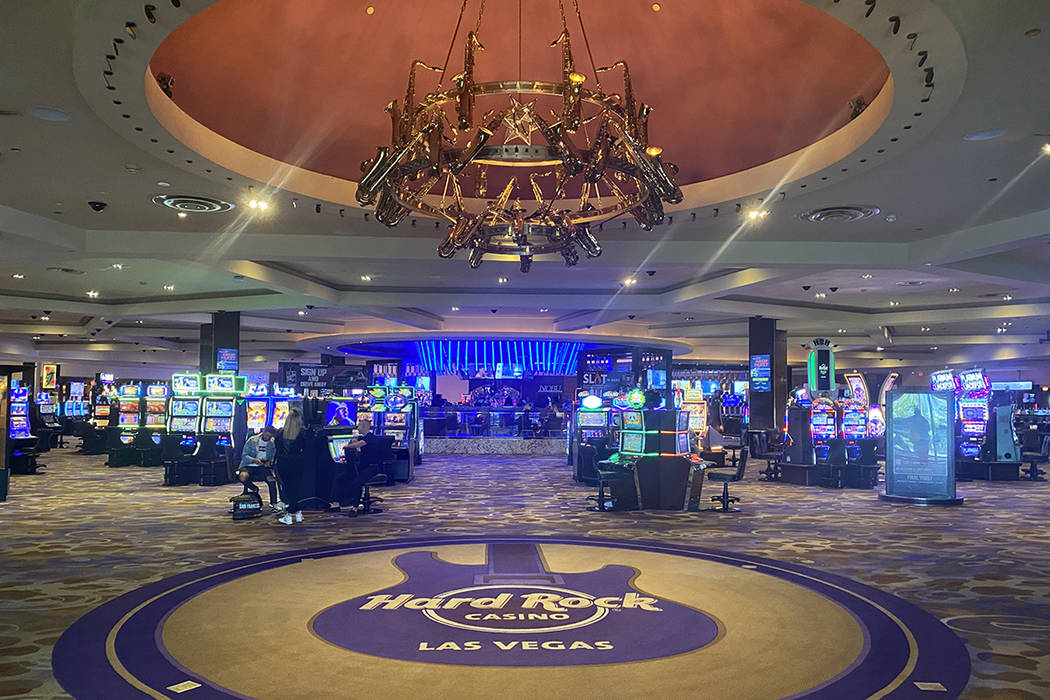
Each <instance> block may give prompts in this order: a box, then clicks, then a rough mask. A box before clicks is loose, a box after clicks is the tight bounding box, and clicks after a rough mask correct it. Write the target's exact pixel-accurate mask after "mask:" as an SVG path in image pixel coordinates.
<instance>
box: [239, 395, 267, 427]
mask: <svg viewBox="0 0 1050 700" xmlns="http://www.w3.org/2000/svg"><path fill="white" fill-rule="evenodd" d="M244 407H245V413H247V418H248V429H249V430H262V429H263V428H265V427H266V401H252V400H248V401H245V402H244Z"/></svg>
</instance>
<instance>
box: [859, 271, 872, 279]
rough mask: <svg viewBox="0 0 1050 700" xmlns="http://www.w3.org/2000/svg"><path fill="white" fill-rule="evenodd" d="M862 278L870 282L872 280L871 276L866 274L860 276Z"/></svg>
mask: <svg viewBox="0 0 1050 700" xmlns="http://www.w3.org/2000/svg"><path fill="white" fill-rule="evenodd" d="M860 278H861V279H864V280H870V279H871V274H870V273H867V272H865V273H864V274H863V275H861V276H860Z"/></svg>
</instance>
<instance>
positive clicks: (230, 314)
mask: <svg viewBox="0 0 1050 700" xmlns="http://www.w3.org/2000/svg"><path fill="white" fill-rule="evenodd" d="M240 347H241V313H240V312H239V311H217V312H215V313H213V314H212V315H211V323H205V324H202V325H201V350H200V371H201V374H214V373H215V372H217V371H224V370H226V371H229V370H232V371H233V372H234V373H236V372H237V370H238V369H239V364H240V363H239V356H240Z"/></svg>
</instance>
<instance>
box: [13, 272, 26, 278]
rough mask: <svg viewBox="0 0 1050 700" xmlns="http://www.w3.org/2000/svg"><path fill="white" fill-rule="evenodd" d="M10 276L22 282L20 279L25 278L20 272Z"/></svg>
mask: <svg viewBox="0 0 1050 700" xmlns="http://www.w3.org/2000/svg"><path fill="white" fill-rule="evenodd" d="M11 276H12V277H14V278H15V279H16V280H22V279H25V277H26V276H25V275H23V274H22V273H21V272H16V273H15V274H13V275H11Z"/></svg>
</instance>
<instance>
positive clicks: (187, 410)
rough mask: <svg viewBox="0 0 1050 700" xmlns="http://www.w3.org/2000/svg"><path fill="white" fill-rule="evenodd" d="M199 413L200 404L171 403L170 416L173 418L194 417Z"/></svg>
mask: <svg viewBox="0 0 1050 700" xmlns="http://www.w3.org/2000/svg"><path fill="white" fill-rule="evenodd" d="M199 413H200V403H198V402H197V401H178V400H176V401H173V402H172V404H171V415H173V416H196V415H197V414H199Z"/></svg>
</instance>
